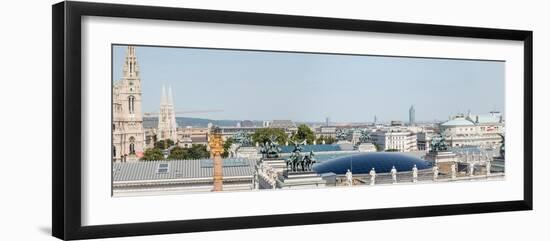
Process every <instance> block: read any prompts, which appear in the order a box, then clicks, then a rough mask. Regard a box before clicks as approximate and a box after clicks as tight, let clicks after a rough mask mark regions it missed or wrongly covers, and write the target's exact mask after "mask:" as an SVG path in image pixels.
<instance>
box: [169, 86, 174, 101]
mask: <svg viewBox="0 0 550 241" xmlns="http://www.w3.org/2000/svg"><path fill="white" fill-rule="evenodd" d="M168 104H169V105H174V100H173V99H172V86H168Z"/></svg>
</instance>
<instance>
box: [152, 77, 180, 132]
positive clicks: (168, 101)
mask: <svg viewBox="0 0 550 241" xmlns="http://www.w3.org/2000/svg"><path fill="white" fill-rule="evenodd" d="M177 128H178V126H177V123H176V113H175V111H174V100H173V99H172V87H168V95H166V88H165V87H164V86H162V94H161V97H160V113H159V124H158V129H157V139H158V140H168V139H169V140H172V141H174V143H176V142H177V138H178V133H177Z"/></svg>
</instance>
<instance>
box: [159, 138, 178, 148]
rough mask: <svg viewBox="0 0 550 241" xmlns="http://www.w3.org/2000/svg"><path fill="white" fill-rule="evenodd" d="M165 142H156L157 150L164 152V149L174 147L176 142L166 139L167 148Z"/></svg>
mask: <svg viewBox="0 0 550 241" xmlns="http://www.w3.org/2000/svg"><path fill="white" fill-rule="evenodd" d="M164 141H165V140H160V141H157V142H155V148H158V149H161V150H164V149H166V148H168V147H171V146H173V145H174V141H172V140H170V139H166V146H165V143H164Z"/></svg>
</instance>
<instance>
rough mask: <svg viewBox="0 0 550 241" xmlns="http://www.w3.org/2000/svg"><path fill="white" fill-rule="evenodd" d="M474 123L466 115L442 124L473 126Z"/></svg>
mask: <svg viewBox="0 0 550 241" xmlns="http://www.w3.org/2000/svg"><path fill="white" fill-rule="evenodd" d="M473 125H474V123H473V122H471V121H469V120H467V119H465V118H464V117H457V118H455V119H452V120H449V121H447V122H444V123H442V124H441V126H473Z"/></svg>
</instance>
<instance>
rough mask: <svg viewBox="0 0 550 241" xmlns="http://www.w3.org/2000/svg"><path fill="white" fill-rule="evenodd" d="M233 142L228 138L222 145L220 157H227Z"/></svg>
mask: <svg viewBox="0 0 550 241" xmlns="http://www.w3.org/2000/svg"><path fill="white" fill-rule="evenodd" d="M234 142H235V140H233V138H231V137H229V138H227V140H225V142H224V143H223V154H222V157H223V158H226V157H228V156H229V148H231V145H232V144H233V143H234Z"/></svg>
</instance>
